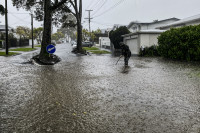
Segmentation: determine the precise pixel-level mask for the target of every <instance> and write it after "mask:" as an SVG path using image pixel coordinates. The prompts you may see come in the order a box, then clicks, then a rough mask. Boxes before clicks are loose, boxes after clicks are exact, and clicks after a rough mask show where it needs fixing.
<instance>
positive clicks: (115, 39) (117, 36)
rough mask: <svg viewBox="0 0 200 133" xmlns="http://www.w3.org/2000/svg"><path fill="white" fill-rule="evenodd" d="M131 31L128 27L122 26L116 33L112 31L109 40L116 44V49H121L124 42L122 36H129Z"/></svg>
mask: <svg viewBox="0 0 200 133" xmlns="http://www.w3.org/2000/svg"><path fill="white" fill-rule="evenodd" d="M128 33H130V31H129V30H128V29H127V27H126V26H121V27H119V28H117V29H116V30H115V31H113V30H112V31H110V34H109V38H110V40H111V42H112V43H113V44H114V47H115V49H120V45H119V43H120V42H123V37H122V35H124V34H128Z"/></svg>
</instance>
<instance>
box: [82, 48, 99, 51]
mask: <svg viewBox="0 0 200 133" xmlns="http://www.w3.org/2000/svg"><path fill="white" fill-rule="evenodd" d="M83 49H84V50H87V51H90V50H99V48H96V47H90V48H89V47H83Z"/></svg>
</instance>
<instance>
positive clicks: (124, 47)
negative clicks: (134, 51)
mask: <svg viewBox="0 0 200 133" xmlns="http://www.w3.org/2000/svg"><path fill="white" fill-rule="evenodd" d="M121 49H122V55H123V56H125V57H131V51H130V49H129V47H128V46H127V45H122V46H121Z"/></svg>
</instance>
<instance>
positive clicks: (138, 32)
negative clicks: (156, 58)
mask: <svg viewBox="0 0 200 133" xmlns="http://www.w3.org/2000/svg"><path fill="white" fill-rule="evenodd" d="M165 31H166V30H158V29H153V30H140V31H137V32H133V33H129V34H125V35H122V37H127V36H131V35H136V34H160V33H162V32H165Z"/></svg>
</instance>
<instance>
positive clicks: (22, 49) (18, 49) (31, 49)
mask: <svg viewBox="0 0 200 133" xmlns="http://www.w3.org/2000/svg"><path fill="white" fill-rule="evenodd" d="M33 50H36V48H16V49H10V51H23V52H28V51H33Z"/></svg>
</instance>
